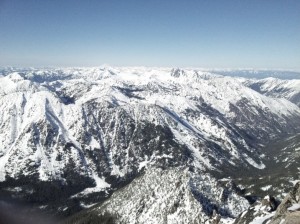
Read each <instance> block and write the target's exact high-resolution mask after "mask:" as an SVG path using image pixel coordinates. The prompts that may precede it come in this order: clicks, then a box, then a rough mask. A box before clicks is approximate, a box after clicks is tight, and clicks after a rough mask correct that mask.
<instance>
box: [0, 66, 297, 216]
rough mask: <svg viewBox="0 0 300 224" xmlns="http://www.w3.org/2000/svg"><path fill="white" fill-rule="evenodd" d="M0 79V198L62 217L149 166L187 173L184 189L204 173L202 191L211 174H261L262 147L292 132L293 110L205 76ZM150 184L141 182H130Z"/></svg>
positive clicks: (156, 71)
mask: <svg viewBox="0 0 300 224" xmlns="http://www.w3.org/2000/svg"><path fill="white" fill-rule="evenodd" d="M1 74H2V77H0V109H1V112H0V113H1V116H0V127H1V128H0V143H1V144H0V181H1V184H0V185H1V186H2V189H3V190H2V191H4V192H5V193H6V194H8V195H11V194H16V195H18V197H25V196H26V197H27V198H29V200H31V201H32V200H33V201H35V202H36V203H40V204H46V202H47V203H48V204H47V205H46V206H48V208H49V207H50V205H49V201H51V200H52V202H53V203H52V207H51V209H52V208H53V209H56V208H58V210H59V211H61V212H62V213H67V212H68V211H69V210H70V209H71V207H72V206H73V204H72V205H70V204H69V203H73V202H74V200H75V199H76V200H77V201H76V203H79V204H81V206H82V207H86V206H89V205H88V204H89V203H92V202H93V203H95V202H99V201H102V200H103V199H104V198H107V197H109V196H110V194H111V193H112V192H114V191H115V190H116V189H119V188H120V187H122V186H125V185H126V184H128V183H129V182H131V181H132V180H135V178H136V177H137V176H139V175H144V173H146V174H145V175H146V176H147V172H148V171H147V170H148V169H149V170H152V169H154V170H155V169H156V168H161V169H170V170H171V171H170V172H171V173H172V172H174V171H172V170H173V169H174V170H176V169H178V168H181V169H185V168H187V169H188V171H186V172H188V173H189V174H188V175H187V176H190V177H188V178H187V179H186V180H191V181H188V184H185V185H184V186H185V187H187V188H189V189H190V191H191V192H192V186H194V185H197V184H200V185H201V182H203V181H204V180H203V178H202V179H201V178H191V176H195V175H196V174H197V173H206V174H207V175H208V176H209V178H210V179H211V181H210V182H211V183H212V184H211V188H212V190H211V191H216V192H217V191H220V188H223V189H225V188H224V187H222V186H221V187H219V188H218V189H219V190H217V188H215V187H214V186H215V184H213V183H217V182H218V181H217V179H216V178H217V177H225V176H229V175H230V174H231V173H236V172H237V171H239V172H243V170H249V169H251V170H252V169H254V170H255V169H257V170H259V169H264V168H265V153H264V151H263V150H264V146H265V145H266V144H267V143H268V142H269V141H271V140H272V141H273V140H276V139H280V138H282V137H286V136H288V135H289V134H296V133H299V131H300V109H299V107H298V106H297V105H295V104H294V103H292V102H290V101H288V100H287V99H283V98H272V97H270V96H266V95H262V94H260V93H259V92H257V91H255V90H253V89H251V88H248V87H247V86H246V84H245V83H244V82H241V81H240V80H239V79H237V78H232V77H224V76H221V75H218V74H214V73H210V72H207V71H200V70H192V69H190V70H189V69H185V70H181V69H169V68H111V67H102V68H70V69H43V70H37V69H26V70H13V69H11V70H3V71H2V73H1ZM288 99H289V98H288ZM289 100H290V99H289ZM225 171H226V172H225ZM149 172H150V173H151V171H149ZM149 175H150V176H151V174H149ZM164 175H167V174H164ZM170 175H171V174H170ZM196 176H197V175H196ZM147 180H149V181H148V182H147ZM153 181H156V180H153ZM157 181H159V180H157ZM166 181H167V182H168V180H166ZM151 182H152V180H151V178H150V179H149V178H147V177H145V181H143V182H141V183H139V184H145V187H146V188H147V187H149V186H148V185H149V184H151ZM128 186H129V185H128ZM138 186H140V185H138ZM200 189H201V188H200ZM165 190H167V189H162V191H165ZM28 192H30V194H29V193H28ZM45 192H46V193H45ZM200 192H201V191H200ZM177 193H178V192H177ZM184 194H185V195H190V193H189V191H186V192H185V193H184ZM209 194H210V193H209ZM232 194H235V193H232ZM192 195H194V197H195V199H191V200H194V201H193V202H192V203H196V202H195V200H197V197H196V194H193V193H192ZM213 195H214V194H211V195H210V196H208V195H206V196H205V197H207V198H214V196H213ZM116 197H117V196H116ZM137 197H138V198H140V197H142V196H138V195H137ZM234 197H237V196H234ZM112 200H113V199H112ZM116 200H118V199H116ZM71 201H72V202H71ZM159 203H165V202H164V201H162V202H159ZM213 205H214V209H215V210H216V211H217V213H218V214H220V215H223V216H226V215H227V216H228V217H233V216H235V215H236V213H230V212H233V211H236V209H228V213H226V214H225V213H222V209H221V207H222V206H221V205H220V203H219V202H218V203H213ZM211 206H212V205H211ZM132 209H133V210H132V211H137V210H136V205H134V206H133V207H132ZM184 209H187V208H183V210H184ZM195 209H196V208H195ZM237 209H238V208H237ZM196 210H197V209H196ZM145 211H147V210H145ZM197 211H199V212H200V211H202V210H201V209H200V210H197ZM209 211H212V209H211V208H209ZM226 211H227V210H226ZM69 212H70V213H71V212H72V211H69ZM162 212H163V211H162ZM120 214H121V213H120ZM229 214H231V215H229ZM142 215H146V214H144V213H143V214H142ZM210 216H211V214H208V215H207V217H210ZM176 219H177V218H176V217H174V220H176ZM183 219H185V218H184V217H183ZM121 220H123V219H121Z"/></svg>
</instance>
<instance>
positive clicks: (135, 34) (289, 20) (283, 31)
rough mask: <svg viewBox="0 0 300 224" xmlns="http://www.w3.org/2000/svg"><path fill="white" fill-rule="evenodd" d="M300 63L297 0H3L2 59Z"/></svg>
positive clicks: (33, 62)
mask: <svg viewBox="0 0 300 224" xmlns="http://www.w3.org/2000/svg"><path fill="white" fill-rule="evenodd" d="M101 64H110V65H115V66H168V67H205V68H272V69H275V68H283V69H297V70H299V69H300V1H299V0H281V1H280V0H240V1H239V0H198V1H196V0H181V1H179V0H144V1H143V0H136V1H133V0H105V1H104V0H81V1H79V0H0V66H23V67H29V66H34V67H43V66H99V65H101Z"/></svg>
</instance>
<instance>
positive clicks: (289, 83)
mask: <svg viewBox="0 0 300 224" xmlns="http://www.w3.org/2000/svg"><path fill="white" fill-rule="evenodd" d="M244 84H245V85H246V86H248V87H250V88H252V89H254V90H256V91H258V92H260V93H262V94H264V95H266V96H270V97H276V98H285V99H287V100H289V101H291V102H293V103H295V104H296V105H298V106H300V79H292V80H281V79H277V78H266V79H250V80H246V81H245V82H244Z"/></svg>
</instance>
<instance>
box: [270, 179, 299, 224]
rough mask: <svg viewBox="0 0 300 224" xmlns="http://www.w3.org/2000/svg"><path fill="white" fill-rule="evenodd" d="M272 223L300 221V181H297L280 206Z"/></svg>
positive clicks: (288, 223)
mask: <svg viewBox="0 0 300 224" xmlns="http://www.w3.org/2000/svg"><path fill="white" fill-rule="evenodd" d="M271 223H272V224H279V223H287V224H297V223H300V182H298V183H296V185H295V187H294V188H293V190H292V191H291V192H290V193H289V194H288V195H287V196H286V197H285V198H284V200H283V201H282V202H281V204H280V205H279V206H278V208H277V210H276V213H275V215H274V217H273V219H272V222H271Z"/></svg>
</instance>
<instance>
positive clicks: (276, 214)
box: [234, 182, 300, 224]
mask: <svg viewBox="0 0 300 224" xmlns="http://www.w3.org/2000/svg"><path fill="white" fill-rule="evenodd" d="M277 205H278V202H277V201H276V200H275V199H274V198H272V197H269V196H268V197H266V198H265V199H263V200H262V201H261V202H259V203H258V202H257V203H255V204H254V205H252V206H251V207H250V208H249V209H248V210H247V211H244V212H243V213H241V214H240V215H239V217H238V218H236V220H235V222H234V223H235V224H246V223H252V222H253V223H262V224H264V223H269V224H299V223H300V219H299V218H300V182H298V183H296V185H295V186H294V188H293V189H292V191H291V192H290V193H289V194H287V196H286V197H285V198H284V199H283V200H282V202H281V203H280V204H279V205H278V207H277ZM275 208H276V210H275Z"/></svg>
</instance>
